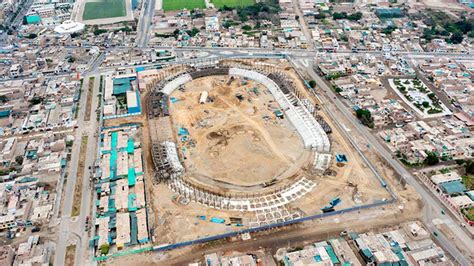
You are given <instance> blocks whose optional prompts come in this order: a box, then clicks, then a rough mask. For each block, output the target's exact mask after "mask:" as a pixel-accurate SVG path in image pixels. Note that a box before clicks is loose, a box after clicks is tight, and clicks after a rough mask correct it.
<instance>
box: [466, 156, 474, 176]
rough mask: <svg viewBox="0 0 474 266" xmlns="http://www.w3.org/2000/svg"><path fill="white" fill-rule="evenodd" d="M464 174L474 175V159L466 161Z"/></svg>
mask: <svg viewBox="0 0 474 266" xmlns="http://www.w3.org/2000/svg"><path fill="white" fill-rule="evenodd" d="M465 167H466V174H469V175H474V161H472V160H471V161H466V166H465Z"/></svg>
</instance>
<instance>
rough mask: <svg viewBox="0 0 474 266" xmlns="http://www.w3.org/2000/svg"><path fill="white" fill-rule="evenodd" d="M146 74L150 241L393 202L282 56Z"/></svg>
mask: <svg viewBox="0 0 474 266" xmlns="http://www.w3.org/2000/svg"><path fill="white" fill-rule="evenodd" d="M146 71H148V72H146V73H143V74H138V76H139V82H140V80H142V79H141V78H140V75H142V76H148V77H153V79H151V78H148V81H150V80H153V81H152V82H148V84H149V86H147V88H146V90H147V93H146V94H145V95H147V97H148V98H147V99H146V100H145V99H144V100H143V101H144V102H147V107H146V108H145V109H146V110H147V121H146V127H148V130H149V134H150V145H151V147H150V150H151V154H149V155H147V153H145V160H146V161H152V164H153V167H154V170H153V171H154V174H153V176H152V177H151V179H152V180H150V181H151V182H150V183H153V185H152V187H151V188H150V187H149V189H150V193H149V194H150V195H149V198H148V200H147V201H148V202H151V203H152V210H153V211H152V213H151V214H150V216H151V217H150V219H151V221H152V222H151V225H150V227H153V228H154V230H153V242H154V243H156V244H158V245H159V244H171V243H177V242H182V241H188V240H193V239H198V238H203V237H207V236H212V235H217V234H223V233H228V232H232V231H238V230H242V229H245V228H258V227H261V226H268V225H272V224H278V223H284V222H288V221H292V220H294V219H299V218H302V217H307V216H311V215H315V214H321V213H326V212H332V211H336V210H343V209H348V208H354V207H358V206H363V205H367V204H373V203H380V202H384V201H387V200H389V199H391V198H392V195H391V194H390V192H389V191H388V190H387V188H386V184H384V183H381V182H380V179H378V178H377V177H376V174H375V173H373V172H372V171H371V170H370V168H369V167H368V166H367V165H366V164H365V163H364V161H363V160H362V158H360V156H359V155H358V154H357V153H356V152H355V151H354V149H353V148H352V147H351V144H350V143H349V142H348V141H347V140H345V139H344V138H343V137H342V135H341V133H340V132H338V130H336V129H335V126H334V125H333V123H332V122H331V121H330V119H329V118H328V116H327V114H325V113H324V112H323V111H322V110H320V108H319V103H318V102H317V100H316V99H315V98H314V97H313V96H312V95H311V94H310V92H309V91H308V88H307V87H306V86H305V85H304V83H303V82H302V80H301V79H300V78H299V76H298V74H297V73H296V71H295V70H294V69H293V68H292V67H291V66H290V65H289V63H288V62H287V61H286V60H282V59H281V60H280V59H279V60H275V59H272V60H213V61H205V62H200V63H195V64H189V65H179V66H173V67H169V68H166V69H160V70H158V69H156V70H155V69H154V70H153V71H150V70H146ZM151 72H153V73H151ZM144 149H146V147H144ZM147 156H150V157H151V158H148V159H147V158H146V157H147Z"/></svg>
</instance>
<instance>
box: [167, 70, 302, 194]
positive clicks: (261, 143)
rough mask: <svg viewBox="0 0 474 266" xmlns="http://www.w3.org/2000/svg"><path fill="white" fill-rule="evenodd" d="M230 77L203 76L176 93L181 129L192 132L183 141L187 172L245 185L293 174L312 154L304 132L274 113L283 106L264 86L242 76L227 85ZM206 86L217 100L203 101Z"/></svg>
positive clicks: (175, 121) (175, 108) (175, 117)
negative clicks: (306, 148)
mask: <svg viewBox="0 0 474 266" xmlns="http://www.w3.org/2000/svg"><path fill="white" fill-rule="evenodd" d="M228 78H229V77H223V76H222V77H206V78H201V79H198V80H195V81H193V82H190V83H188V84H186V86H185V92H181V91H179V90H177V91H176V92H174V93H173V94H172V97H175V98H177V99H179V100H180V101H178V102H176V103H173V104H171V108H170V110H171V117H172V119H173V124H174V125H175V127H176V131H178V129H179V127H184V128H186V129H188V130H189V133H190V136H189V139H188V140H187V141H182V140H181V137H178V141H177V142H178V146H179V148H180V153H181V155H182V158H184V159H185V160H184V162H185V166H186V171H187V174H188V175H189V176H196V178H199V177H203V178H208V179H214V180H218V181H220V182H223V183H230V184H235V185H242V186H253V185H258V184H261V183H263V182H269V181H271V180H272V179H273V178H277V179H280V178H281V179H284V178H286V177H288V176H291V175H293V174H294V173H295V172H296V171H297V170H298V168H299V167H301V166H302V163H304V162H307V158H309V157H308V156H307V152H306V151H305V150H304V147H303V142H302V140H301V138H300V136H299V134H298V133H297V132H296V131H295V129H294V128H293V127H292V126H291V125H290V124H289V123H288V121H287V120H286V119H279V118H277V117H276V116H275V115H274V113H273V112H274V110H279V106H278V104H277V103H276V102H275V100H274V98H273V96H272V95H271V94H270V92H269V91H267V90H266V89H265V87H264V86H263V85H261V84H257V83H254V82H253V81H248V83H247V84H246V85H243V84H242V81H243V80H242V79H236V80H235V81H234V82H232V84H231V85H230V86H227V85H226V82H227V79H228ZM252 88H258V91H259V95H256V94H255V93H254V92H252V91H251V89H252ZM204 90H205V91H208V92H209V96H210V97H212V98H213V99H214V100H213V102H211V103H206V104H199V96H200V94H201V92H202V91H204ZM238 93H240V94H241V95H243V97H244V100H243V101H242V102H240V101H239V100H238V99H237V98H236V96H235V95H236V94H238ZM264 117H266V118H264ZM190 141H191V142H195V145H192V144H190ZM305 158H306V160H305ZM301 159H303V160H301ZM295 164H296V165H297V166H299V167H292V166H293V165H295ZM288 169H291V171H288Z"/></svg>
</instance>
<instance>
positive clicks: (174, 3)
mask: <svg viewBox="0 0 474 266" xmlns="http://www.w3.org/2000/svg"><path fill="white" fill-rule="evenodd" d="M183 8H186V9H188V10H193V9H195V8H202V9H204V8H206V4H205V2H204V0H163V10H164V11H172V10H180V9H183Z"/></svg>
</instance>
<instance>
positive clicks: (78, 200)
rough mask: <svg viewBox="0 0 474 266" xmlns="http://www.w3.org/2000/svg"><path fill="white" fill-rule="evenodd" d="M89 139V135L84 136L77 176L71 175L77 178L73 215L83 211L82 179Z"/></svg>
mask: <svg viewBox="0 0 474 266" xmlns="http://www.w3.org/2000/svg"><path fill="white" fill-rule="evenodd" d="M87 140H88V137H87V136H82V138H81V149H80V152H79V162H78V165H77V176H76V177H69V178H76V184H75V186H74V203H73V205H72V211H71V216H78V215H79V214H80V213H81V201H82V179H83V177H84V162H85V161H86V152H87Z"/></svg>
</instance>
